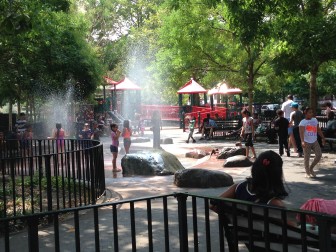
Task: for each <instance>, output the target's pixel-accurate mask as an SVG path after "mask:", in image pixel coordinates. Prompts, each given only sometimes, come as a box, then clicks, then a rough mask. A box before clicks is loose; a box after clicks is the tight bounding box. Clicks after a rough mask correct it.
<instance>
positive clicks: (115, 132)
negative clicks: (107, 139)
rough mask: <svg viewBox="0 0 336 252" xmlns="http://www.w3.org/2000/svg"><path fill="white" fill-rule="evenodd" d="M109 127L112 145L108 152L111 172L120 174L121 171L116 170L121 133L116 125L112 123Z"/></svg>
mask: <svg viewBox="0 0 336 252" xmlns="http://www.w3.org/2000/svg"><path fill="white" fill-rule="evenodd" d="M110 127H111V139H112V144H111V145H110V150H111V152H112V172H120V171H121V169H117V157H118V147H119V137H120V134H121V131H120V130H119V129H118V125H117V124H115V123H112V124H111V125H110Z"/></svg>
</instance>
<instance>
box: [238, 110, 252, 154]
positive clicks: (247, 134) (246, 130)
mask: <svg viewBox="0 0 336 252" xmlns="http://www.w3.org/2000/svg"><path fill="white" fill-rule="evenodd" d="M241 113H242V116H243V127H242V130H241V133H240V137H243V138H244V139H245V141H246V142H245V146H246V157H249V150H250V149H251V151H252V154H253V157H252V158H256V153H255V150H254V147H253V138H254V126H253V118H252V117H251V116H250V112H248V111H247V110H243V111H242V112H241Z"/></svg>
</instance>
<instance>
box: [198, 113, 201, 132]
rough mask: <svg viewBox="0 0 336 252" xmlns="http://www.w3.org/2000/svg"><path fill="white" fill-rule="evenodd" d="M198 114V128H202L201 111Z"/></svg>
mask: <svg viewBox="0 0 336 252" xmlns="http://www.w3.org/2000/svg"><path fill="white" fill-rule="evenodd" d="M197 114H198V115H197V117H198V118H197V120H198V128H200V127H201V112H198V113H197Z"/></svg>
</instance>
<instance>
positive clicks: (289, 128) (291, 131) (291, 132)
mask: <svg viewBox="0 0 336 252" xmlns="http://www.w3.org/2000/svg"><path fill="white" fill-rule="evenodd" d="M290 134H293V127H288V135H290Z"/></svg>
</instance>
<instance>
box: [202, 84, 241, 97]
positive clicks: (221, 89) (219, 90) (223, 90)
mask: <svg viewBox="0 0 336 252" xmlns="http://www.w3.org/2000/svg"><path fill="white" fill-rule="evenodd" d="M240 93H242V90H241V89H239V88H228V85H227V84H226V83H225V82H220V83H218V84H217V85H216V87H214V88H212V89H210V90H209V92H208V94H209V95H215V94H223V95H227V94H230V95H234V94H240Z"/></svg>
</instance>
